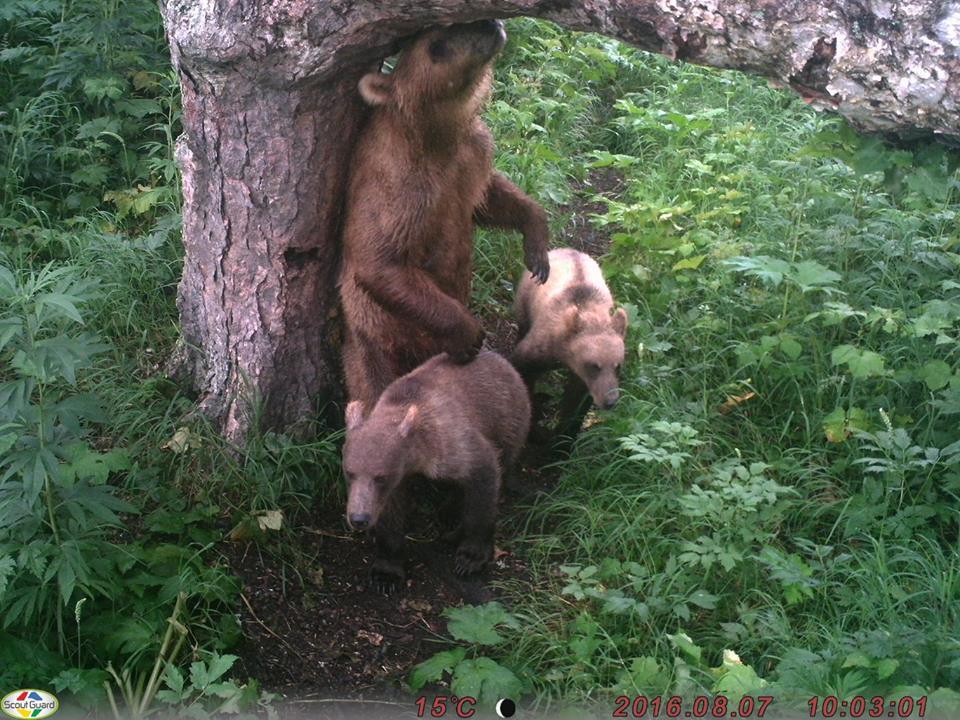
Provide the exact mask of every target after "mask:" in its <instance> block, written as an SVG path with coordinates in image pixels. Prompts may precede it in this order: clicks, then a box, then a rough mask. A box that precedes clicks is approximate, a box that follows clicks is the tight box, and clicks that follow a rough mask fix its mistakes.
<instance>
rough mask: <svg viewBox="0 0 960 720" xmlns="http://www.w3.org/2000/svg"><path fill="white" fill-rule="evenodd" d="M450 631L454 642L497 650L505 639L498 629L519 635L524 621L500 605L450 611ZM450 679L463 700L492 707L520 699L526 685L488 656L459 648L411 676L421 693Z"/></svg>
mask: <svg viewBox="0 0 960 720" xmlns="http://www.w3.org/2000/svg"><path fill="white" fill-rule="evenodd" d="M444 615H446V616H447V619H448V622H447V631H448V632H449V633H450V636H451V637H452V638H453V639H454V640H458V641H461V642H466V643H472V644H475V645H480V646H487V647H496V646H497V645H501V644H503V642H504V640H505V638H504V636H503V635H501V634H500V632H498V628H507V629H509V630H511V631H516V630H518V629H519V627H520V621H519V620H518V618H517V617H516V616H514V615H513V614H511V613H509V612H507V611H506V610H505V609H504V608H503V606H502V605H500V603H496V602H491V603H487V604H485V605H476V606H464V607H460V608H448V609H447V610H446V611H444ZM445 677H449V678H450V680H449V682H450V689H451V690H452V691H453V692H454V693H455V694H456V695H459V696H460V697H472V698H475V699H477V700H479V701H480V702H481V703H484V704H485V705H490V706H492V705H493V704H494V703H496V701H497V700H498V699H500V698H505V697H519V696H520V695H521V693H523V691H524V687H525V686H524V683H523V682H522V681H521V680H520V678H518V677H517V676H516V675H515V674H514V673H513V671H512V670H510V669H509V668H507V667H504V666H503V665H501V664H500V663H498V662H496V661H495V660H493V659H491V658H489V657H486V656H485V655H480V654H476V653H474V654H472V656H471V657H467V650H466V649H464V648H463V647H455V648H453V649H451V650H444V651H441V652H438V653H436V654H435V655H433V656H432V657H431V658H429V659H427V660H425V661H424V662H422V663H420V664H419V665H417V666H416V667H415V668H414V669H413V671H412V672H411V673H410V689H411V690H412V691H414V692H418V691H420V690H421V689H422V688H423V687H424V686H426V685H427V684H428V683H434V682H437V681H441V680H443V679H444V678H445Z"/></svg>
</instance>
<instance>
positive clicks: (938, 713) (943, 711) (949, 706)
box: [927, 688, 960, 718]
mask: <svg viewBox="0 0 960 720" xmlns="http://www.w3.org/2000/svg"><path fill="white" fill-rule="evenodd" d="M927 703H928V707H927V713H928V716H929V717H944V718H956V717H960V692H957V691H956V690H951V689H950V688H937V689H936V690H934V691H933V692H931V693H928V694H927Z"/></svg>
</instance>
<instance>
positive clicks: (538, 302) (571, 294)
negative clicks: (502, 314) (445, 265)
mask: <svg viewBox="0 0 960 720" xmlns="http://www.w3.org/2000/svg"><path fill="white" fill-rule="evenodd" d="M515 310H516V314H517V322H518V324H519V326H520V340H519V342H518V343H517V347H516V348H515V349H514V352H513V355H512V356H511V361H512V362H513V364H514V365H515V366H516V367H517V369H518V370H520V372H521V374H523V376H524V379H525V380H526V382H527V384H528V386H529V387H530V389H531V391H532V390H533V383H534V381H535V380H536V378H537V376H538V375H539V374H540V373H542V372H543V371H545V370H549V369H551V368H554V367H558V366H561V365H562V366H565V367H566V368H568V369H569V370H570V371H571V372H572V373H573V374H574V376H575V378H574V379H573V382H572V383H571V384H570V385H569V386H568V390H567V392H566V394H565V398H564V401H563V405H564V407H562V408H561V422H562V427H561V428H560V432H561V434H566V435H570V434H576V432H577V431H578V430H579V429H580V423H581V422H582V420H583V415H584V413H585V412H586V403H585V402H583V400H584V399H585V398H584V392H583V388H584V387H585V388H586V391H587V392H589V395H590V396H591V397H592V398H593V402H594V404H595V405H596V406H597V407H599V408H601V409H609V408H611V407H613V405H614V404H616V402H617V399H618V398H619V396H620V391H619V384H620V367H621V365H622V364H623V359H624V345H623V340H624V337H626V333H627V313H626V311H624V309H623V308H617V309H616V310H614V302H613V297H612V296H611V295H610V290H609V289H608V288H607V284H606V281H604V279H603V272H602V271H601V270H600V266H599V265H597V263H596V261H595V260H594V259H593V258H591V257H590V256H589V255H586V254H584V253H582V252H579V251H577V250H574V249H572V248H558V249H555V250H551V251H550V279H549V280H548V281H547V282H546V283H544V284H543V285H537V284H535V283H532V282H529V281H528V280H527V278H524V279H523V280H522V281H521V282H520V287H519V288H518V290H517V298H516V303H515ZM577 380H579V382H578V381H577Z"/></svg>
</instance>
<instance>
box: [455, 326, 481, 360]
mask: <svg viewBox="0 0 960 720" xmlns="http://www.w3.org/2000/svg"><path fill="white" fill-rule="evenodd" d="M486 335H487V333H486V331H485V330H484V329H483V328H482V327H481V326H480V323H477V324H476V326H475V328H474V329H473V332H472V333H471V335H470V337H468V339H467V340H466V341H465V342H463V343H458V345H457V347H455V348H451V349H449V350H447V355H448V356H449V357H450V359H451V360H453V362H455V363H457V364H458V365H466V364H467V363H468V362H470V361H471V360H473V359H474V358H475V357H476V356H477V354H478V353H479V352H480V349H481V348H482V347H483V339H484V338H485V337H486Z"/></svg>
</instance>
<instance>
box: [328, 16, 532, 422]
mask: <svg viewBox="0 0 960 720" xmlns="http://www.w3.org/2000/svg"><path fill="white" fill-rule="evenodd" d="M505 41H506V33H505V32H504V30H503V24H502V23H501V22H500V21H493V20H483V21H479V22H474V23H470V24H468V25H454V26H451V27H445V28H434V29H430V30H426V31H424V32H422V33H421V34H419V35H418V36H417V37H416V38H415V39H414V40H412V41H411V43H410V44H409V45H408V46H407V47H406V49H405V50H404V51H403V52H402V53H401V55H400V57H399V59H398V61H397V65H396V68H395V69H394V71H393V73H392V74H389V75H386V74H382V73H371V74H369V75H366V76H364V77H363V78H362V79H361V80H360V94H361V95H362V96H363V99H364V100H365V101H366V102H367V103H369V104H370V105H372V106H373V108H374V109H373V113H372V116H371V118H370V120H369V124H368V125H367V126H366V128H365V129H364V131H363V133H362V135H361V137H360V140H359V143H358V146H357V149H356V154H355V156H354V160H353V168H352V175H351V177H350V182H349V185H348V190H347V200H346V219H345V226H344V236H343V250H344V253H343V266H342V270H341V276H340V284H341V285H340V294H341V299H342V303H343V309H344V315H345V319H346V337H345V340H344V351H343V354H344V372H345V375H346V381H347V392H348V395H349V397H350V399H351V400H360V401H362V402H363V403H364V404H365V405H366V406H367V407H368V408H369V407H373V403H374V402H376V400H377V398H378V397H379V396H380V393H381V392H383V390H384V388H386V386H387V385H389V384H390V382H392V381H393V380H394V379H396V378H398V377H400V376H401V375H403V374H404V373H406V372H409V371H410V370H412V369H413V368H415V367H417V366H418V365H419V364H420V363H422V362H423V361H425V360H426V359H427V358H429V357H432V356H433V355H435V354H437V353H440V352H444V351H446V352H448V353H449V354H450V356H451V358H453V359H454V360H455V361H457V362H466V361H468V360H470V359H471V358H472V357H474V356H475V355H476V354H477V352H478V351H479V349H480V346H481V344H482V342H483V335H484V333H483V329H482V328H481V326H480V323H479V322H478V321H477V320H476V319H475V318H474V317H473V315H471V313H470V311H469V310H468V309H467V302H468V301H469V299H470V285H471V279H472V264H473V232H474V223H475V222H476V223H479V224H480V225H487V226H493V227H501V228H513V229H516V230H519V231H520V232H522V233H523V239H524V259H525V263H526V265H527V267H528V268H529V270H530V271H531V273H532V274H533V275H534V276H535V277H536V279H537V280H538V281H539V282H541V283H542V282H544V281H546V279H547V276H548V274H549V271H550V266H549V262H548V259H547V221H546V214H545V213H544V211H543V208H541V207H540V206H539V205H538V204H537V203H536V202H534V201H533V200H531V199H530V198H529V197H527V196H526V195H524V194H523V192H522V191H521V190H520V189H519V188H518V187H517V186H516V185H514V184H513V183H511V182H510V181H509V180H507V178H506V177H504V176H503V175H502V174H500V173H499V172H494V170H493V140H492V138H491V136H490V132H489V130H488V129H487V127H486V126H485V125H484V123H483V121H482V120H481V119H480V117H479V113H480V110H481V108H482V107H483V105H484V103H485V101H486V99H487V97H488V96H489V94H490V87H491V82H492V65H493V59H494V57H495V56H496V55H497V53H498V52H499V51H500V50H501V48H502V47H503V45H504V42H505Z"/></svg>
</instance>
